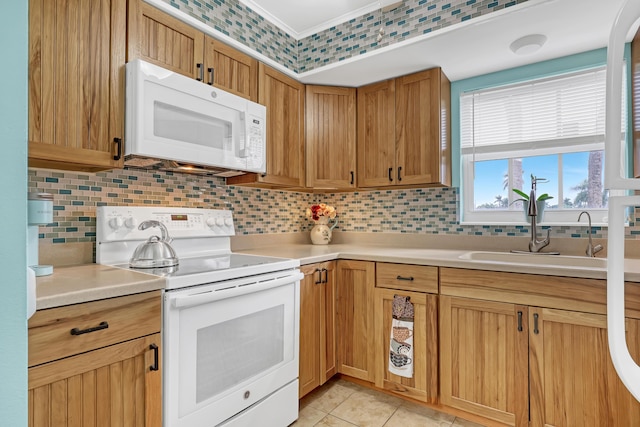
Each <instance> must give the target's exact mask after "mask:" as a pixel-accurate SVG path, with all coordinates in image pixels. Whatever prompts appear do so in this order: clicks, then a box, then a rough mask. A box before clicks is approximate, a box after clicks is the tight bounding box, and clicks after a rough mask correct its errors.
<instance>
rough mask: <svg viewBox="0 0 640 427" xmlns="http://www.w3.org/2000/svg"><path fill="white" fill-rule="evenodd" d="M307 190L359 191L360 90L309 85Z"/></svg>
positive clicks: (307, 98) (307, 99) (307, 101)
mask: <svg viewBox="0 0 640 427" xmlns="http://www.w3.org/2000/svg"><path fill="white" fill-rule="evenodd" d="M306 92H307V97H306V116H307V118H306V132H307V138H306V144H307V156H306V158H307V165H306V166H307V187H312V188H355V184H356V183H355V173H356V90H355V89H353V88H345V87H331V86H307V90H306Z"/></svg>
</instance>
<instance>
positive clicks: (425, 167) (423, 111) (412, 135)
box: [395, 68, 451, 185]
mask: <svg viewBox="0 0 640 427" xmlns="http://www.w3.org/2000/svg"><path fill="white" fill-rule="evenodd" d="M448 87H449V85H448V81H446V77H445V76H444V74H442V72H441V70H440V69H439V68H434V69H431V70H427V71H422V72H419V73H416V74H411V75H408V76H404V77H400V78H397V79H396V179H397V180H396V182H395V184H396V185H409V184H444V185H450V179H451V178H450V170H449V169H450V166H449V163H450V162H451V158H450V154H449V150H450V149H449V138H448V132H449V124H448V120H449V111H447V110H446V109H445V108H448V104H449V101H448V97H449V93H448V92H449V90H448ZM443 92H445V93H443Z"/></svg>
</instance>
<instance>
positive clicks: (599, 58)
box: [451, 44, 633, 227]
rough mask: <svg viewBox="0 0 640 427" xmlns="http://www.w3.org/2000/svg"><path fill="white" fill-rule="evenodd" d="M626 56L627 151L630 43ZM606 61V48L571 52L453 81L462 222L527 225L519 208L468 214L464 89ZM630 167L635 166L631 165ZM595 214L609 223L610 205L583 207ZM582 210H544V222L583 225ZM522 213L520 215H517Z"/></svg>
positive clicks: (597, 223)
mask: <svg viewBox="0 0 640 427" xmlns="http://www.w3.org/2000/svg"><path fill="white" fill-rule="evenodd" d="M625 59H626V67H627V111H628V113H627V117H628V118H629V120H627V129H626V146H627V151H629V150H630V147H632V145H631V132H630V130H631V123H630V122H631V120H630V118H631V113H630V112H631V107H630V104H631V82H630V79H631V70H630V63H631V62H630V45H629V44H627V46H626V49H625ZM603 65H606V49H598V50H594V51H589V52H585V53H582V54H577V55H571V56H569V57H564V58H560V59H555V60H550V61H544V62H539V63H535V64H531V65H527V66H523V67H517V68H513V69H509V70H505V71H501V72H496V73H491V74H487V75H483V76H478V77H473V78H470V79H466V80H461V81H457V82H453V83H452V91H451V103H452V126H453V128H452V142H453V144H452V145H453V150H454V152H455V153H457V155H458V156H457V158H458V160H459V162H458V163H457V164H456V162H454V164H453V186H456V187H459V189H460V191H459V192H460V198H459V200H460V206H459V214H458V216H459V222H460V224H462V225H527V222H526V221H525V220H524V218H523V216H522V214H521V213H520V212H518V211H517V210H510V211H505V210H498V209H496V210H488V211H473V215H471V217H470V216H469V209H467V208H468V207H467V206H465V195H466V193H465V189H467V188H472V187H469V180H473V177H472V174H470V173H468V172H469V171H466V170H464V169H465V165H464V162H463V158H462V155H461V149H460V145H461V133H462V131H461V127H460V126H461V117H460V113H461V105H460V96H461V95H462V94H463V93H466V92H470V91H474V90H481V89H489V88H493V87H499V86H505V85H510V84H517V83H522V82H526V81H530V80H536V79H542V78H548V77H554V76H557V75H561V74H567V73H572V72H577V71H584V70H587V69H591V68H594V67H599V66H603ZM631 157H632V156H627V159H628V162H629V163H631V162H632V158H631ZM628 170H633V168H629V169H628ZM583 210H586V211H588V212H589V213H590V214H591V216H592V225H594V226H604V227H606V225H607V214H608V209H583ZM580 212H581V210H578V209H549V210H546V211H545V221H544V222H542V225H563V226H565V225H583V224H580V223H579V222H578V221H577V219H578V215H579V213H580ZM519 214H520V216H519V217H518V215H519Z"/></svg>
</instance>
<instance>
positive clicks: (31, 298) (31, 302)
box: [27, 267, 36, 319]
mask: <svg viewBox="0 0 640 427" xmlns="http://www.w3.org/2000/svg"><path fill="white" fill-rule="evenodd" d="M35 312H36V273H35V271H33V270H32V269H30V268H29V267H27V319H29V318H30V317H31V316H33V313H35Z"/></svg>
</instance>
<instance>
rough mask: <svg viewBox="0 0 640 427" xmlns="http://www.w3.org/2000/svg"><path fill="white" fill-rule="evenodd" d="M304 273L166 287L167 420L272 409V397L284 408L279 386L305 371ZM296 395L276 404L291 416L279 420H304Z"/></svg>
mask: <svg viewBox="0 0 640 427" xmlns="http://www.w3.org/2000/svg"><path fill="white" fill-rule="evenodd" d="M302 277H303V276H302V274H301V273H300V272H299V271H298V270H289V271H284V272H278V273H268V274H264V275H259V276H251V277H248V278H242V279H234V280H229V281H224V282H218V283H212V284H207V285H201V286H195V287H191V288H187V289H180V290H173V291H166V292H165V295H164V311H163V314H164V324H163V350H164V351H163V354H164V360H163V368H164V372H163V384H164V385H163V400H164V405H163V407H164V425H165V426H171V427H177V426H181V427H200V426H207V427H211V426H216V425H218V424H220V423H223V422H224V421H225V420H228V419H229V418H231V417H233V416H234V415H237V414H240V413H241V412H242V411H251V410H252V408H253V407H256V408H258V407H260V408H261V410H260V411H258V412H261V413H268V412H269V409H267V410H266V411H267V412H264V411H265V407H267V408H268V404H269V400H270V399H271V397H272V396H275V398H273V399H271V400H272V401H273V402H279V403H278V406H282V399H281V398H278V392H279V390H281V389H283V388H285V386H287V385H288V384H290V383H292V382H297V377H298V342H299V337H298V334H299V320H300V314H299V306H300V295H299V281H300V279H301V278H302ZM296 387H297V385H296ZM286 388H287V389H289V388H291V386H289V387H286ZM288 394H289V395H290V393H288ZM295 397H296V399H295V400H292V399H288V400H292V402H291V403H290V404H288V405H286V406H287V407H286V408H283V407H279V408H276V411H275V413H276V414H278V412H281V413H282V414H281V415H282V416H284V418H283V419H281V420H280V421H279V422H278V421H276V424H274V425H287V424H289V423H291V422H293V421H294V420H295V419H296V418H297V412H298V403H297V396H295ZM291 417H293V418H292V419H291ZM276 419H277V417H276ZM283 421H284V422H283ZM264 425H267V424H264Z"/></svg>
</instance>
